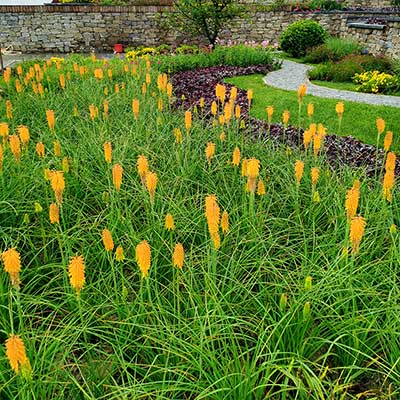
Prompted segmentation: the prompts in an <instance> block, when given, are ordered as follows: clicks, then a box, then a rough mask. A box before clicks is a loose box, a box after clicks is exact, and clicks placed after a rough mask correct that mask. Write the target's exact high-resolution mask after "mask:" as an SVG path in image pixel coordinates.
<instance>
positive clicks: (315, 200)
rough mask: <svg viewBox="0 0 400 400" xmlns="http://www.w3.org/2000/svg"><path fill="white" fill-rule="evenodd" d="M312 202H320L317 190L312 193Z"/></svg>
mask: <svg viewBox="0 0 400 400" xmlns="http://www.w3.org/2000/svg"><path fill="white" fill-rule="evenodd" d="M312 201H313V202H314V203H319V202H320V201H321V196H320V195H319V192H318V191H317V190H315V191H314V192H313V195H312Z"/></svg>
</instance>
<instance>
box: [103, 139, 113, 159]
mask: <svg viewBox="0 0 400 400" xmlns="http://www.w3.org/2000/svg"><path fill="white" fill-rule="evenodd" d="M103 151H104V159H105V161H106V163H107V164H111V161H112V145H111V142H105V143H104V144H103Z"/></svg>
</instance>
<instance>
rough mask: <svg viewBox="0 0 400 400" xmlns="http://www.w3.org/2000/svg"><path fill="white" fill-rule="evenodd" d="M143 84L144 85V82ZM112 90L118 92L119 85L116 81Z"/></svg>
mask: <svg viewBox="0 0 400 400" xmlns="http://www.w3.org/2000/svg"><path fill="white" fill-rule="evenodd" d="M143 85H144V86H145V87H146V84H145V83H144V84H143ZM114 92H115V93H119V85H118V83H116V84H115V86H114Z"/></svg>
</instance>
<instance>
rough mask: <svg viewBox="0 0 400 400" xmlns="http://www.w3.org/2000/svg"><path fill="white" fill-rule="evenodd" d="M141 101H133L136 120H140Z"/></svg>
mask: <svg viewBox="0 0 400 400" xmlns="http://www.w3.org/2000/svg"><path fill="white" fill-rule="evenodd" d="M139 104H140V102H139V100H138V99H133V100H132V111H133V115H134V117H135V120H137V119H138V117H139Z"/></svg>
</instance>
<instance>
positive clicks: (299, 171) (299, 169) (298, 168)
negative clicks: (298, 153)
mask: <svg viewBox="0 0 400 400" xmlns="http://www.w3.org/2000/svg"><path fill="white" fill-rule="evenodd" d="M303 172H304V163H303V161H300V160H296V162H295V163H294V173H295V176H296V183H297V186H299V185H300V182H301V178H302V177H303Z"/></svg>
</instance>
